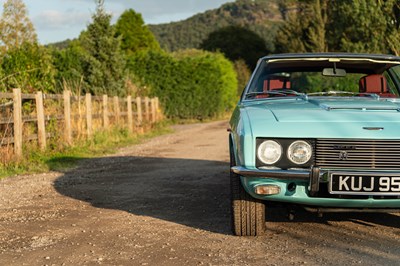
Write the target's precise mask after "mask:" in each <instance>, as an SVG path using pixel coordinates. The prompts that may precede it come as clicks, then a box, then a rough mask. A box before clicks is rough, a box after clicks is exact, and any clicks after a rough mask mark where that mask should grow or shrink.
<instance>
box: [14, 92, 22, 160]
mask: <svg viewBox="0 0 400 266" xmlns="http://www.w3.org/2000/svg"><path fill="white" fill-rule="evenodd" d="M13 101H14V106H13V107H14V154H15V156H16V158H17V159H21V158H22V95H21V89H13Z"/></svg>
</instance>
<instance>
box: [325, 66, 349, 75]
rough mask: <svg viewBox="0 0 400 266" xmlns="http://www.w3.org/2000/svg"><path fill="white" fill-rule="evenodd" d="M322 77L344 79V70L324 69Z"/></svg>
mask: <svg viewBox="0 0 400 266" xmlns="http://www.w3.org/2000/svg"><path fill="white" fill-rule="evenodd" d="M322 75H323V76H328V77H345V76H346V70H344V69H341V68H324V70H323V71H322Z"/></svg>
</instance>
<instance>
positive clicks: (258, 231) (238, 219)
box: [230, 146, 265, 236]
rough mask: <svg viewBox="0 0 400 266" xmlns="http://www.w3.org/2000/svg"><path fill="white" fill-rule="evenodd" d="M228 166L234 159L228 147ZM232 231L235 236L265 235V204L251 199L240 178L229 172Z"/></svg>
mask: <svg viewBox="0 0 400 266" xmlns="http://www.w3.org/2000/svg"><path fill="white" fill-rule="evenodd" d="M230 162H231V163H230V164H231V166H235V165H236V162H235V157H234V155H233V152H232V146H230ZM230 180H231V218H232V219H231V220H232V231H233V234H235V235H237V236H260V235H263V234H264V233H265V204H264V203H263V202H262V201H261V200H258V199H255V198H253V197H251V196H250V195H249V194H248V193H247V192H246V191H245V190H244V188H243V186H242V182H241V181H240V177H239V176H238V175H237V174H235V173H233V172H232V171H230Z"/></svg>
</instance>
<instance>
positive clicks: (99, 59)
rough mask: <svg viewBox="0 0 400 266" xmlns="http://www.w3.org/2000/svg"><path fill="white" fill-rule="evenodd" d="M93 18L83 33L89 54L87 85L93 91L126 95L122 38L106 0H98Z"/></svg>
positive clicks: (85, 73)
mask: <svg viewBox="0 0 400 266" xmlns="http://www.w3.org/2000/svg"><path fill="white" fill-rule="evenodd" d="M96 2H97V8H96V13H95V14H94V15H93V16H92V19H93V22H92V23H91V24H89V25H88V27H87V30H86V31H85V32H83V33H82V34H81V36H80V40H81V44H82V47H83V49H84V50H85V51H86V53H87V55H86V56H85V58H84V59H83V72H84V81H85V85H86V87H85V88H84V91H86V92H90V93H93V94H97V95H101V94H109V95H124V94H125V91H124V89H123V84H124V77H125V72H124V70H125V61H124V58H123V56H122V52H121V39H120V38H116V37H115V28H114V27H113V26H111V24H110V22H111V15H109V14H107V13H106V12H105V10H104V0H97V1H96Z"/></svg>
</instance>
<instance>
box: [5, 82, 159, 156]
mask: <svg viewBox="0 0 400 266" xmlns="http://www.w3.org/2000/svg"><path fill="white" fill-rule="evenodd" d="M0 101H1V102H0V148H2V147H4V146H7V147H10V146H11V147H12V150H13V158H16V159H18V158H21V157H22V155H23V145H24V143H26V142H32V141H37V143H38V145H39V147H40V149H41V150H45V149H46V148H47V145H48V140H49V139H51V138H53V139H54V138H56V137H57V141H62V142H63V143H64V144H65V145H71V144H73V142H74V140H75V139H79V138H87V139H90V138H91V137H92V136H93V134H94V133H95V132H96V131H99V130H108V129H110V128H111V127H113V126H116V127H123V128H126V129H127V130H128V131H129V132H130V133H135V132H137V133H143V132H144V131H145V130H146V129H147V128H150V127H151V125H153V124H155V123H157V122H158V121H159V120H161V119H162V114H161V112H160V108H159V101H158V98H151V99H150V98H148V97H145V98H140V97H137V98H132V97H131V96H127V97H126V98H119V97H109V96H107V95H103V96H92V95H91V94H86V95H85V96H73V95H71V92H70V91H64V93H63V94H61V95H58V94H57V95H55V94H43V93H42V92H37V93H36V94H22V93H21V90H20V89H14V90H13V92H12V93H0ZM28 125H30V126H28ZM28 128H30V129H28Z"/></svg>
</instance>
